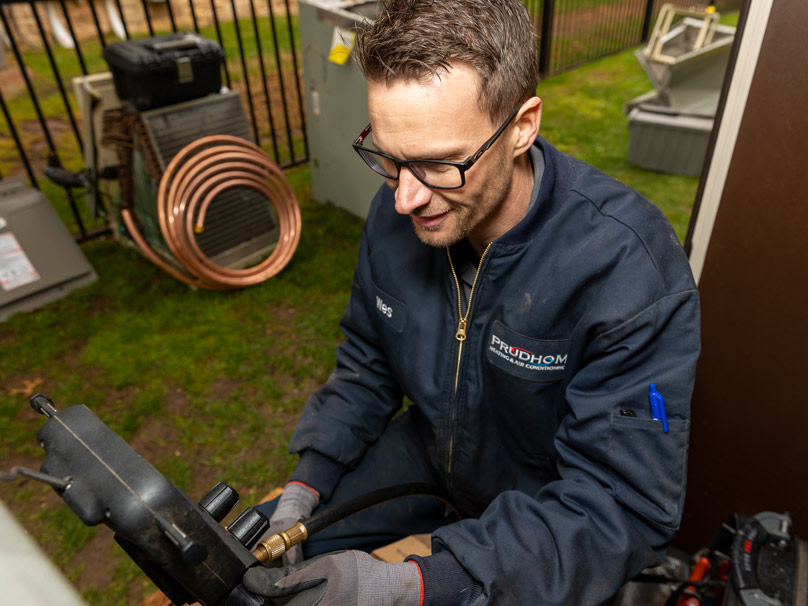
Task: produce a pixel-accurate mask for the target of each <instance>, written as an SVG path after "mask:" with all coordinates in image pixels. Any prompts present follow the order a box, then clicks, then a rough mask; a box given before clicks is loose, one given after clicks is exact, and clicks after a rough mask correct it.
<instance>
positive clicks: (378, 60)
mask: <svg viewBox="0 0 808 606" xmlns="http://www.w3.org/2000/svg"><path fill="white" fill-rule="evenodd" d="M379 4H380V6H379V14H378V17H377V18H376V19H375V20H374V21H372V22H367V23H365V24H363V25H360V26H359V28H358V32H357V39H356V48H355V49H354V56H355V57H356V60H357V62H358V63H359V66H360V68H361V69H362V72H363V73H364V74H365V77H366V78H367V79H368V80H370V81H374V82H392V81H395V80H409V79H415V80H423V79H428V78H431V77H434V76H440V73H441V72H442V71H445V70H448V69H450V68H451V66H452V65H453V64H456V63H466V64H468V65H470V66H471V67H473V68H474V69H475V70H476V71H477V73H478V74H479V76H480V84H481V90H480V97H479V99H478V100H477V102H478V104H479V106H480V109H481V110H482V111H484V112H486V113H487V114H488V115H489V116H490V117H491V119H492V121H494V122H496V121H500V120H503V119H504V118H505V117H506V116H507V115H508V114H509V113H511V111H513V110H514V109H515V108H516V107H517V106H518V105H519V104H520V103H523V102H524V101H526V100H528V99H529V98H530V97H532V96H534V95H535V94H536V87H537V86H538V83H539V62H538V53H537V41H536V40H537V39H536V35H535V33H534V31H533V25H532V23H531V21H530V17H529V16H528V12H527V9H526V8H525V6H524V4H522V2H520V0H382V1H381V2H380V3H379Z"/></svg>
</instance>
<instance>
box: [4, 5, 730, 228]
mask: <svg viewBox="0 0 808 606" xmlns="http://www.w3.org/2000/svg"><path fill="white" fill-rule="evenodd" d="M524 2H525V4H526V6H527V7H528V10H529V12H530V14H531V16H532V18H533V21H534V23H535V27H536V30H537V32H540V34H541V38H540V68H541V72H542V74H543V75H544V76H547V75H550V74H554V73H557V72H561V71H564V70H567V69H570V68H572V67H575V66H577V65H580V64H582V63H586V62H588V61H591V60H594V59H597V58H600V57H603V56H606V55H609V54H612V53H615V52H618V51H621V50H623V49H626V48H629V47H631V46H636V45H639V44H641V43H642V42H643V41H645V40H647V38H648V35H649V31H650V28H651V26H652V23H653V19H654V16H655V14H656V13H657V12H658V9H659V8H660V7H661V5H662V4H663V3H662V1H661V0H524ZM741 2H742V0H723V1H720V2H717V4H718V8H719V10H732V9H736V8H739V6H740V4H741ZM674 4H681V5H687V6H690V5H700V6H706V5H707V4H709V2H708V1H707V0H675V1H674ZM0 25H1V26H2V29H0V110H2V114H3V118H4V120H2V121H0V179H2V178H3V177H4V176H6V177H8V176H12V175H16V176H23V177H26V178H27V180H28V181H30V183H31V184H32V186H34V187H37V188H40V187H42V186H52V184H50V183H47V181H46V180H45V179H43V174H44V169H45V167H46V166H48V165H49V166H57V167H64V168H66V169H68V170H70V171H80V170H82V169H83V168H84V166H83V159H82V151H83V146H84V142H83V139H82V133H81V129H80V128H79V124H80V123H81V117H80V116H79V115H78V106H77V102H76V99H75V96H74V93H73V90H72V86H71V80H72V79H73V78H75V77H76V76H82V75H87V74H94V73H99V72H104V71H107V69H108V68H107V65H106V63H105V61H104V60H103V58H102V56H103V49H104V48H105V47H106V46H107V44H109V43H110V42H112V41H116V40H119V39H129V38H132V37H140V36H150V35H156V34H160V33H167V32H177V31H196V32H198V33H200V34H202V35H204V36H206V37H208V38H211V39H214V40H217V41H218V42H219V43H220V44H221V45H222V47H223V48H224V50H225V56H226V60H225V64H224V70H223V75H224V83H225V84H226V86H227V87H228V88H231V89H233V90H237V91H239V93H240V94H241V97H242V101H243V102H244V107H245V108H246V109H247V110H248V116H249V120H250V124H251V128H252V134H253V137H254V139H255V141H256V143H258V144H259V145H261V146H262V147H263V148H264V149H266V150H267V152H268V153H269V154H270V156H272V157H273V158H274V159H275V160H276V162H278V164H280V165H281V166H283V167H290V166H294V165H296V164H300V163H303V162H306V161H307V160H308V146H307V143H306V136H305V133H306V125H305V113H304V98H303V94H302V91H301V88H302V84H301V83H302V73H301V66H300V56H299V53H300V49H299V38H298V35H297V32H298V29H297V1H296V0H291V1H290V0H68V1H66V0H0ZM59 194H60V195H61V191H59ZM64 196H65V197H66V200H67V202H68V204H67V205H66V206H67V208H69V209H70V210H69V212H70V213H71V214H72V220H71V221H69V222H70V223H75V228H76V231H78V233H79V240H83V239H86V238H88V237H92V235H93V231H92V223H93V221H94V219H95V218H93V217H87V216H86V215H87V211H86V209H84V208H83V206H82V205H79V204H77V202H76V197H77V194H75V193H74V191H72V190H71V188H65V190H64ZM85 219H88V221H85ZM88 223H89V224H90V225H89V227H88ZM97 223H98V221H97V220H96V224H97ZM101 223H103V222H101Z"/></svg>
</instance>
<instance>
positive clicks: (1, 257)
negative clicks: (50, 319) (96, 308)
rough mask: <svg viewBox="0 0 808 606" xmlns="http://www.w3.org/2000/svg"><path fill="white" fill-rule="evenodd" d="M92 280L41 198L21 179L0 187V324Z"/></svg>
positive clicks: (88, 268) (67, 234)
mask: <svg viewBox="0 0 808 606" xmlns="http://www.w3.org/2000/svg"><path fill="white" fill-rule="evenodd" d="M97 277H98V276H97V275H96V273H95V270H93V268H92V266H91V265H90V263H89V261H87V258H86V257H85V256H84V253H82V251H81V249H80V248H79V246H78V244H76V242H75V240H74V239H73V236H71V235H70V232H69V231H67V228H66V227H65V226H64V224H63V223H62V221H61V220H60V219H59V216H58V215H57V214H56V211H55V210H53V207H52V206H51V205H50V202H49V201H48V199H47V198H46V197H45V196H44V194H42V192H40V191H39V190H36V189H31V188H28V187H26V186H25V184H24V183H23V181H22V180H21V179H3V180H2V181H0V322H3V321H5V320H6V319H8V317H9V316H10V315H11V314H13V313H16V312H19V311H28V310H31V309H35V308H37V307H40V306H41V305H44V304H45V303H49V302H51V301H54V300H56V299H59V298H61V297H63V296H65V295H66V294H68V293H69V292H70V291H72V290H73V289H76V288H79V287H81V286H85V285H87V284H90V283H91V282H94V281H95V280H96V279H97Z"/></svg>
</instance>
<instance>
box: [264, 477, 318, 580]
mask: <svg viewBox="0 0 808 606" xmlns="http://www.w3.org/2000/svg"><path fill="white" fill-rule="evenodd" d="M319 504H320V496H319V495H318V494H317V493H316V492H314V491H313V490H312V489H311V488H308V487H307V486H304V485H303V484H299V483H296V482H290V483H289V484H287V485H286V487H285V488H284V489H283V494H282V495H281V498H280V499H278V506H277V507H275V512H274V513H273V514H272V517H271V518H269V529H268V530H267V531H266V532H265V533H264V534H263V535H261V538H260V539H259V540H258V542H259V543H260V542H261V541H263V540H264V539H266V538H267V537H269V536H271V535H273V534H277V533H279V532H283V531H284V530H289V529H290V528H291V527H292V526H294V525H295V524H297V523H298V522H299V521H300V519H301V518H308V517H309V516H310V515H311V512H312V511H314V508H315V507H317V505H319ZM302 559H303V545H302V544H301V543H298V544H297V545H295V546H293V547H292V548H291V549H290V550H289V551H287V552H286V553H284V554H283V564H284V565H287V564H296V563H297V562H300V561H301V560H302Z"/></svg>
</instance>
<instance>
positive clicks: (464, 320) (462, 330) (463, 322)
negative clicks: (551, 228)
mask: <svg viewBox="0 0 808 606" xmlns="http://www.w3.org/2000/svg"><path fill="white" fill-rule="evenodd" d="M491 244H492V242H489V243H488V245H487V246H486V247H485V250H484V251H483V254H482V256H481V257H480V262H479V264H478V265H477V273H476V274H475V275H474V282H472V283H471V291H469V301H468V305H466V313H465V314H463V308H462V301H463V298H462V297H461V295H460V280H458V279H457V272H456V271H455V268H454V263H452V254H451V253H450V252H449V247H448V246H447V247H446V256H447V257H449V267H450V268H451V270H452V277H453V278H454V282H455V288H457V318H458V320H457V332H456V333H455V339H457V340H458V347H457V368H456V370H455V382H454V391H453V392H452V416H451V425H450V427H449V462H448V464H447V466H446V475H447V477H448V480H449V488H450V489H451V486H452V452H453V447H454V422H455V411H456V408H457V388H458V387H459V385H460V360H461V358H462V357H463V343H464V342H465V340H466V328H467V327H468V321H469V314H470V313H471V299H472V297H473V296H474V287H475V286H477V278H479V277H480V270H481V269H482V267H483V261H485V257H486V255H487V254H488V250H489V249H490V248H491Z"/></svg>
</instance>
